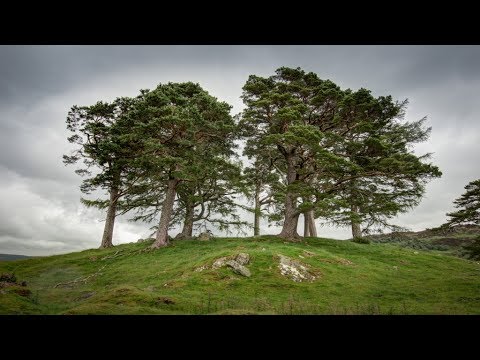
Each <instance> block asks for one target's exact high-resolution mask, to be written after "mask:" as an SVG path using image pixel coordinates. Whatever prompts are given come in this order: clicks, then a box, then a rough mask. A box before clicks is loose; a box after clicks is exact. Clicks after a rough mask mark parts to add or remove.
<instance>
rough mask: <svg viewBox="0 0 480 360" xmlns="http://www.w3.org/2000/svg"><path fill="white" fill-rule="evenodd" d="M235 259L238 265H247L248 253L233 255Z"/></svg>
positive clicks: (248, 260)
mask: <svg viewBox="0 0 480 360" xmlns="http://www.w3.org/2000/svg"><path fill="white" fill-rule="evenodd" d="M235 261H236V262H237V263H239V264H240V265H247V264H248V263H249V262H250V255H248V254H246V253H240V254H238V255H237V256H235Z"/></svg>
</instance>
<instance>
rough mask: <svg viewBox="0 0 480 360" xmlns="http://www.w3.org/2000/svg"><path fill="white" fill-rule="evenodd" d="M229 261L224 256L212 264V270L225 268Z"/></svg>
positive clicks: (227, 257)
mask: <svg viewBox="0 0 480 360" xmlns="http://www.w3.org/2000/svg"><path fill="white" fill-rule="evenodd" d="M228 260H230V257H229V256H224V257H221V258H218V259H217V260H215V261H214V262H213V265H212V269H219V268H221V267H222V266H225V265H226V264H227V261H228Z"/></svg>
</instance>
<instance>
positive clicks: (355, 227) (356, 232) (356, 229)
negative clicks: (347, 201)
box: [352, 205, 362, 238]
mask: <svg viewBox="0 0 480 360" xmlns="http://www.w3.org/2000/svg"><path fill="white" fill-rule="evenodd" d="M358 211H359V208H358V206H357V205H352V213H354V214H358ZM352 235H353V237H354V238H361V237H362V227H361V224H360V223H359V222H357V221H355V220H354V219H352Z"/></svg>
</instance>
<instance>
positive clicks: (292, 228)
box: [278, 155, 300, 241]
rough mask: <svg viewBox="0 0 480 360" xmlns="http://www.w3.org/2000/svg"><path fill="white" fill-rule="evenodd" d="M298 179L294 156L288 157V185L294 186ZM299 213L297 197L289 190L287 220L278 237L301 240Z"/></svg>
mask: <svg viewBox="0 0 480 360" xmlns="http://www.w3.org/2000/svg"><path fill="white" fill-rule="evenodd" d="M296 177H297V172H296V171H295V164H294V159H293V156H292V155H288V156H287V185H290V184H292V183H293V182H294V181H295V180H296ZM299 215H300V214H299V213H298V212H297V195H296V194H294V193H293V192H292V191H291V190H287V194H286V196H285V218H284V220H283V228H282V231H281V233H280V234H278V236H280V237H282V238H285V239H288V240H292V241H294V240H297V239H299V238H300V235H298V233H297V225H298V217H299Z"/></svg>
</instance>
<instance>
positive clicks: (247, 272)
mask: <svg viewBox="0 0 480 360" xmlns="http://www.w3.org/2000/svg"><path fill="white" fill-rule="evenodd" d="M227 265H228V266H230V267H231V268H232V269H233V272H235V273H237V274H239V275H242V276H246V277H250V276H251V275H252V274H251V273H250V270H248V269H247V268H246V267H245V266H243V265H241V264H239V263H238V262H236V261H235V260H229V261H227Z"/></svg>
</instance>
